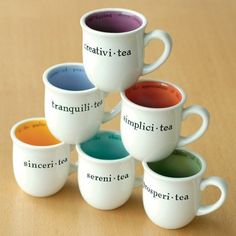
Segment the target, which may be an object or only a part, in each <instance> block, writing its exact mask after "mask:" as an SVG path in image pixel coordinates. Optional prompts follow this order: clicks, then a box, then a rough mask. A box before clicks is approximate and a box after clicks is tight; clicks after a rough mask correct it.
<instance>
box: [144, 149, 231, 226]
mask: <svg viewBox="0 0 236 236" xmlns="http://www.w3.org/2000/svg"><path fill="white" fill-rule="evenodd" d="M143 167H144V184H143V205H144V209H145V212H146V214H147V215H148V217H149V218H150V220H151V221H152V222H153V223H154V224H156V225H158V226H160V227H163V228H167V229H177V228H181V227H183V226H185V225H187V224H188V223H190V222H191V221H192V220H193V219H194V217H195V216H200V215H206V214H209V213H211V212H213V211H215V210H216V209H218V208H219V207H221V206H222V204H223V203H224V201H225V199H226V195H227V183H226V182H225V181H224V180H223V179H222V178H220V177H216V176H211V177H207V178H203V175H204V172H205V170H206V162H205V161H204V159H203V158H202V157H201V156H200V155H199V154H197V153H195V152H192V151H187V150H183V149H182V150H181V149H176V150H175V151H174V152H173V153H172V154H171V155H170V156H169V157H167V158H166V159H163V160H161V161H157V162H150V163H146V162H143ZM207 186H215V187H217V188H219V190H220V192H221V195H220V197H219V199H218V200H217V201H216V202H215V203H213V204H211V205H201V203H200V200H201V191H203V190H204V189H205V188H206V187H207Z"/></svg>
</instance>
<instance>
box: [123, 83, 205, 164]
mask: <svg viewBox="0 0 236 236" xmlns="http://www.w3.org/2000/svg"><path fill="white" fill-rule="evenodd" d="M121 98H122V106H121V121H120V127H121V128H120V129H121V137H122V141H123V143H124V146H125V148H126V149H127V151H128V152H129V153H130V155H131V156H133V157H134V158H136V159H138V160H140V161H156V160H161V159H163V158H165V157H167V156H168V155H169V154H170V153H171V152H172V151H173V150H174V149H175V148H176V147H182V146H184V145H187V144H189V143H191V142H193V141H194V140H196V139H197V138H199V137H200V136H201V135H202V134H203V133H204V132H205V131H206V130H207V128H208V122H209V113H208V111H207V110H206V109H205V108H203V107H201V106H199V105H193V106H189V107H188V108H183V105H184V103H185V101H186V95H185V93H184V91H183V90H182V89H181V88H180V87H178V86H177V85H174V84H172V83H169V82H164V81H152V80H149V81H139V82H137V83H136V84H135V85H133V86H132V87H130V88H128V89H127V90H125V91H124V92H121ZM191 114H196V115H199V116H200V117H201V118H202V124H201V127H200V128H199V129H198V130H197V131H196V132H195V133H194V134H192V135H189V136H187V137H181V136H180V130H181V123H182V120H183V119H185V118H186V117H187V116H188V115H191Z"/></svg>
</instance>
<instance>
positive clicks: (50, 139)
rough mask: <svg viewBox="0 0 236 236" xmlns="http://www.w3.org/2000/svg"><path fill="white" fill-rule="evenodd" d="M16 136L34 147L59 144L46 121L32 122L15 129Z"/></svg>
mask: <svg viewBox="0 0 236 236" xmlns="http://www.w3.org/2000/svg"><path fill="white" fill-rule="evenodd" d="M15 135H16V138H17V139H18V140H20V141H21V142H23V143H26V144H30V145H34V146H50V145H55V144H59V143H60V141H59V140H57V139H56V138H55V137H54V136H53V135H52V134H51V132H50V131H49V129H48V126H47V124H46V121H45V120H43V119H42V120H32V121H27V122H25V123H23V124H21V125H19V126H18V127H17V128H16V129H15Z"/></svg>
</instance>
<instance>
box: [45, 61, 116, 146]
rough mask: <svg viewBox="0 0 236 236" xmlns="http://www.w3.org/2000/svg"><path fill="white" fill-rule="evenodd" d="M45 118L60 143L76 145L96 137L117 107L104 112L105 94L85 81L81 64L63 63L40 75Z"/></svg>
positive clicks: (114, 113) (85, 77) (113, 114)
mask: <svg viewBox="0 0 236 236" xmlns="http://www.w3.org/2000/svg"><path fill="white" fill-rule="evenodd" d="M43 82H44V85H45V118H46V120H47V124H48V128H49V129H50V131H51V132H52V134H53V135H54V136H55V137H56V138H57V139H59V140H60V141H62V142H65V143H68V144H77V143H80V142H83V141H85V140H87V139H89V138H90V137H92V136H93V135H95V134H96V132H97V130H98V129H99V127H100V124H101V123H104V122H107V121H109V120H111V119H112V118H113V117H114V116H116V115H117V114H118V113H119V112H120V107H116V108H114V110H112V111H111V112H104V97H105V96H106V94H105V93H104V92H103V91H101V90H99V89H97V88H96V87H95V86H94V85H93V84H92V83H91V82H90V81H89V80H88V78H87V75H86V73H85V71H84V68H83V65H82V64H80V63H63V64H58V65H55V66H52V67H50V68H48V69H47V70H46V71H45V72H44V74H43Z"/></svg>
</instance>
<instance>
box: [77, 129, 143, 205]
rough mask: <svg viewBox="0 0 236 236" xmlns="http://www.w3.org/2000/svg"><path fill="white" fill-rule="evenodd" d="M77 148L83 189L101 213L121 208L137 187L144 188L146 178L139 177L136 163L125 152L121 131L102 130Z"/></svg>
mask: <svg viewBox="0 0 236 236" xmlns="http://www.w3.org/2000/svg"><path fill="white" fill-rule="evenodd" d="M76 149H77V152H78V154H79V160H78V184H79V189H80V192H81V195H82V197H83V198H84V200H85V201H86V202H87V203H88V204H90V205H91V206H93V207H95V208H98V209H101V210H111V209H115V208H117V207H120V206H121V205H123V204H124V203H125V202H127V201H128V199H129V197H130V195H131V193H132V190H133V188H134V187H138V186H140V185H142V178H135V160H134V159H133V158H132V157H131V156H130V155H129V154H128V152H127V151H126V150H125V148H124V146H123V144H122V141H121V137H120V133H119V132H114V131H99V132H98V133H97V134H96V135H95V136H94V137H92V138H91V139H89V140H87V141H85V142H83V143H81V144H80V145H77V146H76Z"/></svg>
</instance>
